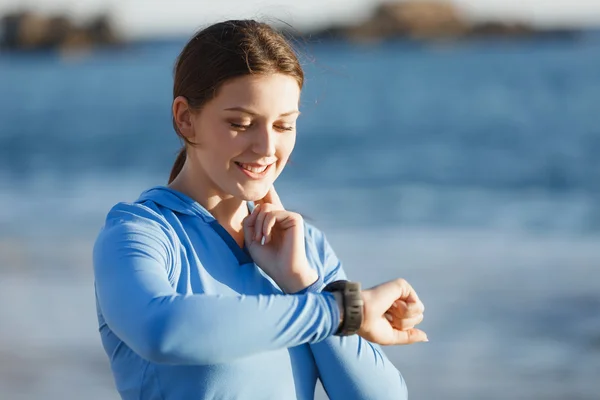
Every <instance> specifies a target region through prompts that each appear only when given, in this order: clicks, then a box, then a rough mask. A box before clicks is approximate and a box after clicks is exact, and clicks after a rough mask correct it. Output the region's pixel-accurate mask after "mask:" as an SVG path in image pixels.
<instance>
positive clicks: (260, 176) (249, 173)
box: [234, 162, 275, 180]
mask: <svg viewBox="0 0 600 400" xmlns="http://www.w3.org/2000/svg"><path fill="white" fill-rule="evenodd" d="M234 164H235V166H236V167H237V168H238V169H239V170H240V171H241V172H242V173H243V174H244V175H246V176H247V177H248V178H250V179H255V180H260V179H263V178H264V177H265V176H267V174H268V173H269V171H271V168H272V167H273V165H275V163H274V162H273V163H271V164H269V165H268V166H267V168H265V170H264V171H263V172H261V173H256V172H252V171H248V170H247V169H244V168H242V167H241V166H240V164H238V163H237V162H234ZM242 164H248V165H252V166H256V167H260V166H262V165H260V164H253V163H242Z"/></svg>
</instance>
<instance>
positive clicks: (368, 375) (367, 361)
mask: <svg viewBox="0 0 600 400" xmlns="http://www.w3.org/2000/svg"><path fill="white" fill-rule="evenodd" d="M315 242H316V245H317V249H318V252H319V255H320V258H321V262H322V264H323V266H324V275H325V276H324V284H328V283H330V282H333V281H336V280H339V279H347V278H346V273H345V272H344V269H343V266H342V263H341V262H340V260H339V259H338V258H337V256H336V254H335V252H334V251H333V249H332V248H331V246H330V245H329V243H328V242H327V239H326V238H325V236H324V235H323V234H322V233H320V232H319V233H318V234H316V235H315ZM310 348H311V350H312V353H313V356H314V358H315V361H316V363H317V368H318V370H319V377H320V379H321V383H322V384H323V388H324V389H325V391H326V392H327V394H328V396H329V398H330V399H332V400H342V399H343V400H347V399H378V400H385V399H390V400H391V399H394V400H402V399H407V398H408V393H407V388H406V384H405V382H404V378H403V377H402V375H401V373H400V372H399V371H398V370H397V369H396V367H395V366H394V364H392V362H391V361H390V360H389V359H388V358H387V357H386V355H385V353H384V352H383V350H382V348H381V346H379V345H377V344H375V343H371V342H369V341H367V340H365V339H363V338H362V337H360V336H358V335H352V336H345V337H339V336H330V337H328V338H327V339H325V340H323V341H321V342H319V343H312V344H310Z"/></svg>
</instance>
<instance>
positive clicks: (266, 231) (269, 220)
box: [262, 212, 277, 244]
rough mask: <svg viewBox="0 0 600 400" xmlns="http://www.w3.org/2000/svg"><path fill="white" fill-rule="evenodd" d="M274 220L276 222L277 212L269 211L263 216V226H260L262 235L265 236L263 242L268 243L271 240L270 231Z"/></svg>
mask: <svg viewBox="0 0 600 400" xmlns="http://www.w3.org/2000/svg"><path fill="white" fill-rule="evenodd" d="M276 222H277V213H276V212H270V213H269V214H268V215H267V216H266V217H265V222H264V224H263V228H262V232H263V236H264V237H265V238H266V239H265V244H266V243H269V242H270V241H271V231H272V230H273V227H274V226H275V223H276Z"/></svg>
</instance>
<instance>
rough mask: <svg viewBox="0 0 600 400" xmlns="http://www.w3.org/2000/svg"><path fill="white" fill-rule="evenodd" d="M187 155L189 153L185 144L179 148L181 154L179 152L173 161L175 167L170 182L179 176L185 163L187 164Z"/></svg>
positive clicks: (172, 169)
mask: <svg viewBox="0 0 600 400" xmlns="http://www.w3.org/2000/svg"><path fill="white" fill-rule="evenodd" d="M186 157H187V153H186V151H185V146H184V147H182V148H181V150H179V154H177V158H176V159H175V162H174V163H173V168H171V175H170V176H169V183H171V182H173V181H174V180H175V178H177V175H179V173H180V172H181V170H182V169H183V164H185V159H186Z"/></svg>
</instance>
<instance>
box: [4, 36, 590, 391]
mask: <svg viewBox="0 0 600 400" xmlns="http://www.w3.org/2000/svg"><path fill="white" fill-rule="evenodd" d="M184 44H185V39H181V40H179V39H173V40H165V41H154V42H145V43H137V44H132V45H130V46H126V47H125V48H122V49H112V50H98V51H94V52H91V53H88V54H84V55H77V56H74V55H70V56H64V55H63V56H60V55H57V54H50V53H46V54H34V55H31V54H29V55H25V54H14V53H11V54H8V53H0V398H1V399H11V400H30V399H87V400H101V399H102V400H108V399H115V400H116V399H117V398H118V396H117V394H116V391H115V390H114V385H113V382H112V378H111V375H110V371H109V368H108V361H107V357H106V356H105V354H104V353H103V351H102V348H101V345H100V340H99V335H98V332H97V322H96V314H95V309H94V292H93V277H92V274H91V247H92V245H93V241H94V239H95V235H96V234H97V232H98V230H99V229H100V227H101V225H102V222H103V218H104V217H105V215H106V212H107V211H108V209H109V208H110V207H111V206H112V205H113V204H114V203H116V202H118V201H122V200H134V199H135V198H136V197H137V196H138V195H139V193H140V192H142V191H143V190H144V189H146V188H148V187H150V186H153V185H160V184H165V182H166V179H167V177H168V173H169V169H170V167H171V163H172V162H173V160H174V157H175V154H176V151H177V149H178V148H179V146H180V143H179V141H178V140H177V138H176V135H175V133H174V132H173V129H172V127H171V119H170V104H171V85H172V68H173V63H174V60H175V57H176V56H177V54H178V52H179V50H180V49H181V48H182V46H183V45H184ZM300 50H301V52H302V63H303V65H304V67H305V71H306V75H307V78H306V86H305V89H304V91H303V94H302V104H301V111H302V116H301V117H300V120H299V124H298V139H297V145H296V149H295V152H294V154H293V159H292V163H291V164H290V165H289V166H288V168H287V169H286V171H285V172H284V173H283V175H282V176H281V178H280V180H279V181H278V182H277V188H278V190H279V192H280V194H281V196H282V199H283V201H284V203H285V205H286V206H287V207H288V208H290V209H294V210H296V211H299V212H301V213H302V214H303V215H305V216H306V218H307V219H309V220H310V222H311V223H313V224H315V225H317V226H318V227H319V228H321V229H323V230H324V231H325V232H326V234H327V236H328V238H329V239H330V241H331V243H332V244H333V246H334V249H335V250H336V252H337V253H338V256H339V257H340V258H341V259H342V260H343V261H344V263H345V266H346V269H347V272H348V274H349V275H350V277H351V278H352V279H355V280H360V281H361V282H362V283H363V286H365V287H369V286H371V285H375V284H378V283H381V282H383V281H385V280H388V279H393V278H397V277H404V278H406V279H408V280H409V282H411V283H412V284H413V286H414V287H415V288H416V290H417V292H418V293H419V295H420V297H421V298H422V300H423V302H424V303H425V307H426V312H425V320H424V322H423V323H422V325H421V326H422V328H423V329H424V330H425V331H426V332H427V333H428V335H429V338H430V342H429V343H426V344H418V345H411V346H401V347H394V348H387V349H386V351H387V354H388V355H389V357H390V358H391V359H392V361H393V362H394V364H395V365H396V366H397V367H398V368H399V369H400V371H401V372H402V374H403V375H404V377H405V379H406V381H407V384H408V387H409V393H410V398H411V400H420V399H423V400H437V399H490V400H494V399H498V400H500V399H507V398H510V399H546V400H553V399H579V400H588V399H589V400H592V399H600V380H599V378H600V123H599V121H600V119H599V118H600V117H599V116H600V34H599V33H594V32H590V33H586V34H584V35H583V36H582V37H581V38H580V39H578V40H560V39H556V40H554V39H553V40H521V41H506V40H494V41H492V40H485V41H481V40H479V41H469V42H462V43H451V42H443V43H437V44H428V45H425V44H417V43H409V42H384V43H380V44H376V45H353V44H349V43H342V42H335V43H334V42H325V41H316V40H315V41H309V42H305V43H301V49H300ZM317 398H318V399H324V398H325V396H324V394H323V392H322V390H321V389H319V390H318V394H317Z"/></svg>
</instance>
